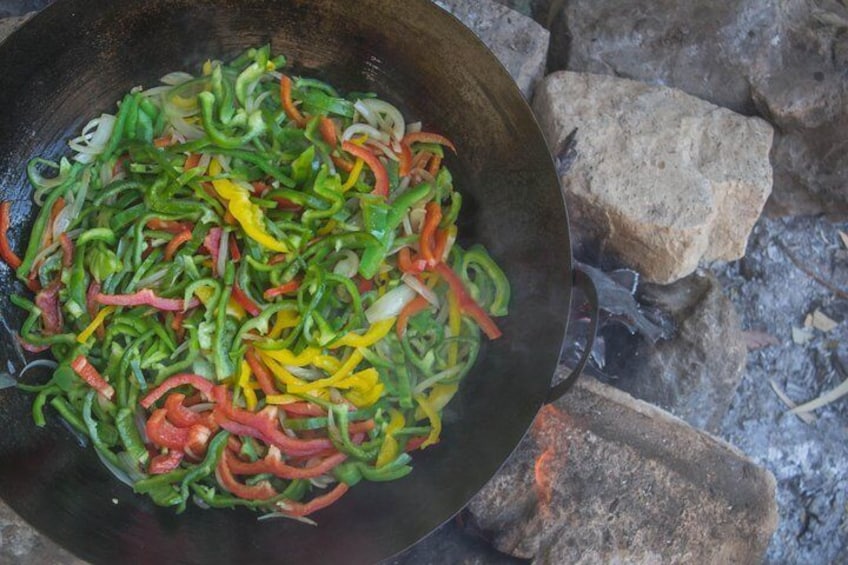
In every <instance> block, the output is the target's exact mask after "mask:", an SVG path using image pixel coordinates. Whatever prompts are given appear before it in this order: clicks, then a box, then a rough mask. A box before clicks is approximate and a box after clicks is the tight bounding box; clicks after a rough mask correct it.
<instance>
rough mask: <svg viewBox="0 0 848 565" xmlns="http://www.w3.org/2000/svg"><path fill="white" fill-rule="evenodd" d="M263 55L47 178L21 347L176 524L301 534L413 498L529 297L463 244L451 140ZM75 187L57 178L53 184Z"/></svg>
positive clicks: (154, 91)
mask: <svg viewBox="0 0 848 565" xmlns="http://www.w3.org/2000/svg"><path fill="white" fill-rule="evenodd" d="M284 64H285V59H284V58H282V57H276V58H274V57H272V56H271V54H270V50H269V48H268V47H267V46H266V47H262V48H259V49H250V50H249V51H247V52H245V53H244V54H243V55H241V56H240V57H238V58H237V59H236V60H235V61H233V62H231V63H229V64H223V63H220V62H217V61H214V62H212V61H210V62H207V63H206V64H205V65H204V68H203V73H202V74H201V75H200V76H197V77H195V76H191V75H188V74H186V73H171V74H169V75H167V76H166V77H163V79H162V81H163V83H164V84H163V85H161V86H157V87H155V88H151V89H148V90H140V89H134V90H133V91H132V92H130V93H129V94H127V95H126V96H124V98H123V100H122V101H121V102H120V104H119V107H118V111H117V113H116V114H115V115H111V114H102V115H101V116H100V117H98V118H96V119H95V120H92V121H91V122H90V123H89V124H88V125H86V127H85V128H83V131H82V134H81V135H80V136H79V137H78V138H76V139H74V140H73V141H72V142H71V144H70V145H71V148H72V149H73V151H74V154H73V156H72V158H71V159H70V160H69V159H66V158H64V157H62V158H61V159H60V161H59V162H52V161H49V160H46V159H41V158H38V159H34V160H33V161H32V162H31V163H30V165H29V167H28V176H29V178H30V182H31V183H32V184H33V186H34V189H35V195H36V202H37V204H39V205H41V211H40V212H39V214H38V216H37V218H36V220H35V224H34V227H33V230H32V233H31V234H30V238H29V244H28V245H27V246H26V248H25V250H24V251H23V253H22V255H20V256H19V255H17V254H16V253H15V251H14V250H13V247H15V246H14V245H12V242H11V241H10V240H9V239H8V235H7V231H8V228H9V224H10V206H11V204H10V203H8V202H4V203H1V204H0V258H2V259H3V261H4V262H5V263H6V264H7V265H8V266H9V268H12V269H16V273H17V276H18V278H19V279H20V280H21V281H22V282H24V283H25V284H26V285H27V287H28V288H29V289H30V290H31V291H32V292H34V293H35V297H34V299H32V300H31V299H27V298H25V297H23V296H17V295H15V296H13V297H12V301H13V302H14V303H15V304H16V305H18V306H19V307H21V308H23V309H25V310H27V312H28V313H29V315H28V317H27V319H26V321H25V322H24V324H23V327H22V328H21V330H20V335H19V340H20V344H21V345H22V346H23V347H24V348H25V349H27V350H28V351H32V352H37V351H45V350H50V351H51V352H52V354H53V355H54V357H55V359H56V361H57V363H56V366H55V367H53V366H52V365H50V368H51V370H52V378H50V379H49V380H48V381H47V382H44V383H42V384H23V383H20V384H19V386H20V387H21V388H23V389H25V390H27V391H30V392H34V393H37V396H36V397H35V401H34V403H33V417H34V419H35V421H36V423H37V424H38V425H44V423H45V416H44V409H45V407H47V406H48V405H49V406H50V407H52V408H54V409H55V410H56V411H57V412H58V413H59V415H60V416H61V417H62V418H64V419H65V420H66V421H67V422H68V423H69V424H70V425H71V426H72V427H73V428H74V429H75V430H77V431H78V432H80V433H82V434H84V435H86V436H88V438H89V439H90V440H91V444H92V445H93V447H94V449H95V450H97V453H98V455H99V456H100V458H101V459H102V460H103V461H104V464H105V465H106V466H107V467H108V468H109V469H110V470H112V472H113V473H115V474H116V475H117V476H118V477H119V478H121V479H122V480H124V481H125V482H128V483H129V484H131V485H133V488H134V489H135V491H136V492H138V493H144V494H147V495H149V496H150V497H151V498H152V499H153V500H154V501H155V502H156V503H157V504H161V505H166V506H175V507H177V509H178V510H182V509H184V508H185V506H186V503H187V502H188V500H189V499H190V498H193V499H194V500H195V501H197V502H198V503H199V504H200V505H202V506H208V507H216V508H219V507H234V506H245V507H248V508H252V509H255V510H260V511H264V512H266V513H269V514H268V516H269V517H272V516H286V517H293V518H298V519H303V517H305V516H307V515H309V514H311V513H312V512H315V511H317V510H319V509H321V508H324V507H326V506H328V505H329V504H332V503H333V502H335V501H336V500H338V499H339V498H340V497H342V496H343V495H344V493H345V492H346V491H347V490H348V489H349V488H350V487H353V486H354V485H355V484H356V483H358V482H359V481H362V480H366V481H388V480H395V479H399V478H401V477H403V476H405V475H406V474H408V473H409V472H410V471H411V467H410V460H411V458H410V456H409V455H408V454H407V452H409V451H413V450H415V449H418V448H421V449H423V448H426V447H427V446H430V445H433V444H435V443H437V442H438V441H439V435H440V432H441V429H442V420H441V415H442V410H443V409H444V407H445V405H446V404H447V403H448V402H449V401H450V399H451V397H453V396H454V394H456V392H457V390H458V383H459V382H460V381H461V379H462V378H463V376H464V375H465V374H466V373H467V372H468V370H469V369H470V368H471V366H472V365H473V364H474V361H475V358H476V356H477V352H478V350H479V347H480V332H481V330H482V332H483V333H484V334H486V335H487V336H488V337H489V338H491V339H496V338H498V337H500V335H501V331H500V329H499V328H498V327H497V325H496V324H495V322H494V321H493V319H492V316H503V315H506V313H507V306H508V301H509V284H508V283H507V281H506V278H505V277H504V274H503V272H502V271H501V270H500V269H499V268H498V266H497V265H496V264H495V262H494V261H493V260H492V259H491V257H489V255H488V254H487V252H486V251H485V249H483V248H482V247H481V246H479V245H475V246H474V247H473V248H471V250H470V251H464V250H463V249H462V248H460V246H459V245H457V244H456V235H457V229H456V225H455V223H456V220H457V216H458V214H459V210H460V206H461V198H460V195H459V194H458V193H457V192H455V190H454V187H453V184H452V179H451V175H450V173H449V172H448V170H447V169H445V168H444V167H443V166H442V158H443V156H444V151H443V147H447V148H449V149H450V150H453V151H455V150H456V149H455V147H454V145H453V143H451V141H450V140H448V139H446V138H445V137H443V136H442V135H439V134H436V133H432V132H425V131H421V129H420V125H416V124H407V123H406V122H405V120H404V118H403V116H402V115H401V113H400V112H399V111H398V110H397V109H396V108H395V107H394V106H392V105H391V104H389V103H387V102H385V101H381V100H378V99H377V98H375V97H373V96H371V95H357V96H353V95H352V96H351V97H349V98H345V97H342V96H340V95H339V94H338V92H337V91H336V90H335V89H334V88H333V87H331V86H330V85H328V84H324V83H322V82H320V81H317V80H314V79H308V78H292V77H289V76H287V75H285V74H281V72H280V71H279V69H280V68H282V67H283V66H284ZM51 175H52V176H51Z"/></svg>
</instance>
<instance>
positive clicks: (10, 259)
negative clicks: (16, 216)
mask: <svg viewBox="0 0 848 565" xmlns="http://www.w3.org/2000/svg"><path fill="white" fill-rule="evenodd" d="M11 208H12V203H11V202H9V201H8V200H5V201H3V202H0V258H2V259H3V261H5V262H6V264H7V265H9V267H11V268H12V269H17V268H18V267H20V266H21V258H20V257H18V256H17V255H16V254H15V252H14V251H12V247H11V246H10V245H9V239H8V237H9V236H8V232H9V225H10V221H9V210H10V209H11Z"/></svg>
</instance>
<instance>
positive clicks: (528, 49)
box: [435, 0, 550, 100]
mask: <svg viewBox="0 0 848 565" xmlns="http://www.w3.org/2000/svg"><path fill="white" fill-rule="evenodd" d="M435 2H436V4H437V5H439V6H441V7H442V8H444V9H445V10H447V11H449V12H450V13H452V14H453V15H454V16H456V18H457V19H459V20H460V21H461V22H462V23H463V24H465V25H466V26H467V27H468V28H469V29H471V31H473V32H474V33H475V34H476V35H477V36H478V37H479V38H480V39H481V40H482V41H483V43H485V44H486V47H488V48H489V49H490V50H491V51H492V53H494V55H495V56H496V57H497V58H498V60H500V62H501V64H503V66H504V67H505V68H506V70H507V71H508V72H509V74H510V75H512V78H513V79H515V82H516V84H518V88H519V89H521V93H522V94H524V97H525V98H527V99H528V100H529V99H530V98H532V96H533V89H534V88H535V86H536V84H537V83H538V82H539V81H540V80H541V79H542V77H543V76H544V73H545V64H546V62H547V55H548V40H549V36H550V34H549V33H548V30H546V29H545V28H543V27H542V26H541V25H539V24H537V23H536V22H534V21H533V20H532V19H530V18H529V17H527V16H524V15H522V14H520V13H518V12H516V11H515V10H512V9H510V8H507V7H506V6H503V5H501V4H498V3H497V2H494V1H493V0H435Z"/></svg>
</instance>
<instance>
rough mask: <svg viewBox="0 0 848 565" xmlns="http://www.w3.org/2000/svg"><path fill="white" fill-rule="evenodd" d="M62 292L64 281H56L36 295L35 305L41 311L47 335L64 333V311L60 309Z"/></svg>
mask: <svg viewBox="0 0 848 565" xmlns="http://www.w3.org/2000/svg"><path fill="white" fill-rule="evenodd" d="M60 290H62V280H61V279H56V280H55V281H53V282H52V283H50V284H49V285H48V286H47V287H46V288H44V289H42V290H40V291H39V292H38V293H37V294H36V295H35V305H36V306H38V308H39V309H40V310H41V320H42V322H43V323H44V333H45V334H49V335H55V334H58V333H62V309H61V308H60V307H59V291H60Z"/></svg>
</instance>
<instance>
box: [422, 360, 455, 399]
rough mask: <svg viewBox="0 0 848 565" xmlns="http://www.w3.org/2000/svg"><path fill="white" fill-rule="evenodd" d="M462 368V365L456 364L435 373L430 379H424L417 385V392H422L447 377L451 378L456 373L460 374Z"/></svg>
mask: <svg viewBox="0 0 848 565" xmlns="http://www.w3.org/2000/svg"><path fill="white" fill-rule="evenodd" d="M461 370H462V365H454V366H453V367H451V368H449V369H445V370H444V371H441V372H439V373H436V374H435V375H433V376H432V377H430V378H429V379H424V380H423V381H421V382H420V383H418V384H417V385H416V386H415V392H417V393H419V394H420V393H422V392H424V391H425V390H427V389H428V388H430V387H431V386H433V385H434V384H436V383H439V382H441V381H443V380H445V379H451V378H453V377H455V376H456V375H458V374H459V372H460V371H461Z"/></svg>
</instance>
